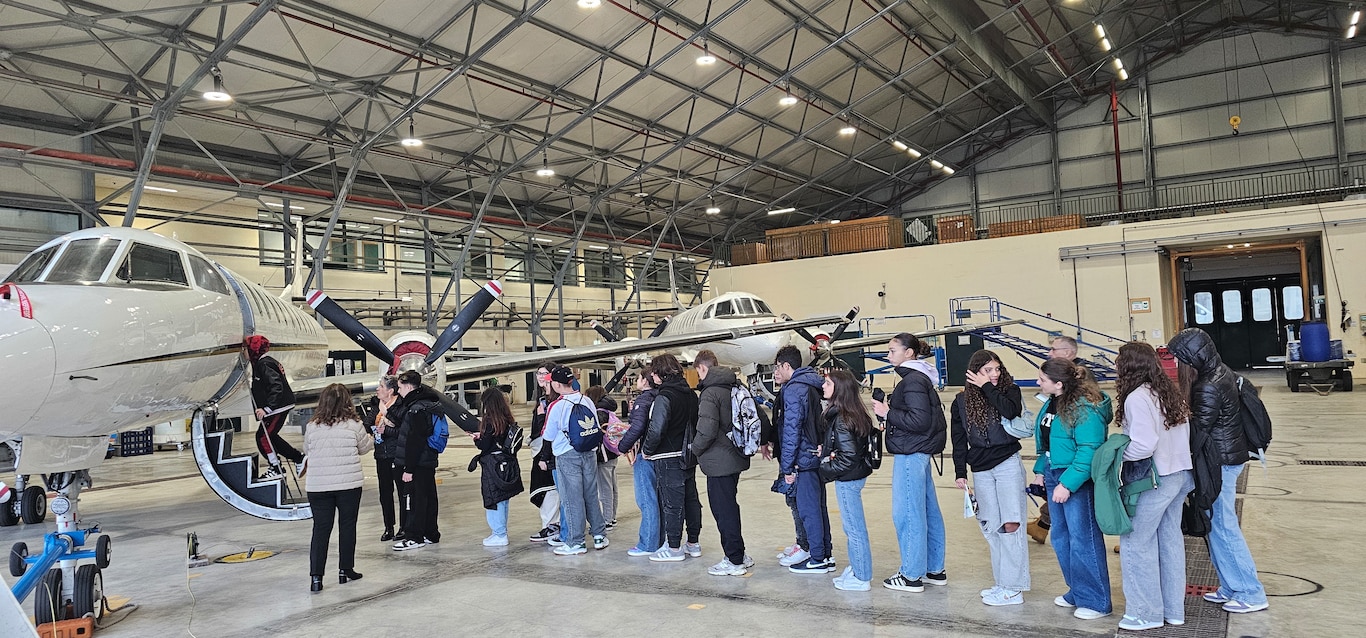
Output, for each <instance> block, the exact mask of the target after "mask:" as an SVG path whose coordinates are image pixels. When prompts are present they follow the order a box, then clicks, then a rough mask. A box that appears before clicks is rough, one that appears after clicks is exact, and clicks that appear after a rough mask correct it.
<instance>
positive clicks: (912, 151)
mask: <svg viewBox="0 0 1366 638" xmlns="http://www.w3.org/2000/svg"><path fill="white" fill-rule="evenodd" d="M906 152H907V153H910V154H911V157H914V158H916V159H920V151H917V150H915V149H913V148H908V149H906Z"/></svg>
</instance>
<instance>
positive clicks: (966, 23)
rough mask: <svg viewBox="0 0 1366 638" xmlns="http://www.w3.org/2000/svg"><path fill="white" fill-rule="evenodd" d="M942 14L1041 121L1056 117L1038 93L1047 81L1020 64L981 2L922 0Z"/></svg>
mask: <svg viewBox="0 0 1366 638" xmlns="http://www.w3.org/2000/svg"><path fill="white" fill-rule="evenodd" d="M922 1H923V2H924V3H925V4H926V5H929V7H930V8H931V9H933V10H934V12H935V13H936V14H938V15H939V17H941V18H943V19H944V21H945V22H947V23H948V25H949V28H951V29H953V32H954V33H956V34H958V37H959V39H960V40H961V41H962V42H963V43H964V44H966V45H967V46H968V48H969V49H971V50H972V52H973V53H975V54H977V56H978V57H980V58H981V59H982V61H983V62H985V63H986V65H987V67H988V68H990V69H991V70H992V72H993V73H995V74H996V75H997V77H999V78H1001V82H1002V83H1004V84H1005V86H1006V88H1008V89H1010V91H1011V92H1012V93H1014V94H1015V95H1016V97H1018V98H1019V99H1020V103H1021V104H1024V105H1025V107H1026V108H1028V109H1029V111H1030V113H1033V114H1034V116H1035V117H1036V118H1038V120H1039V121H1040V122H1043V123H1048V122H1052V121H1053V109H1052V108H1050V107H1048V106H1046V105H1045V104H1043V103H1042V102H1040V101H1039V100H1038V98H1037V96H1038V95H1040V94H1042V93H1043V89H1044V87H1045V86H1046V83H1045V82H1044V81H1043V79H1042V78H1040V77H1038V76H1037V75H1036V74H1035V73H1034V72H1033V69H1022V68H1018V67H1017V66H1016V60H1015V59H1016V58H1019V54H1018V53H1017V52H1015V51H1014V50H1013V49H1014V47H1011V46H1010V45H1009V44H1008V43H1006V41H1005V36H1004V35H1002V33H1001V31H1000V29H998V28H997V27H996V25H995V24H994V23H993V22H992V19H991V18H988V17H987V14H986V13H985V12H984V11H982V8H981V7H979V6H977V3H976V2H963V1H962V0H922Z"/></svg>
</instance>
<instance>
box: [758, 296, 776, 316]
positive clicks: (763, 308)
mask: <svg viewBox="0 0 1366 638" xmlns="http://www.w3.org/2000/svg"><path fill="white" fill-rule="evenodd" d="M754 309H755V310H758V311H759V314H761V315H772V314H773V309H772V308H769V307H768V304H766V303H764V300H763V299H757V298H756V299H754Z"/></svg>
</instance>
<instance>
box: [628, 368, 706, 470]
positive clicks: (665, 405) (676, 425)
mask: <svg viewBox="0 0 1366 638" xmlns="http://www.w3.org/2000/svg"><path fill="white" fill-rule="evenodd" d="M649 421H650V425H649V426H648V429H646V431H645V440H644V443H642V444H641V447H640V451H641V453H642V454H644V455H645V458H647V459H650V460H652V461H653V460H658V459H666V458H673V457H678V456H682V457H684V459H685V467H687V466H688V464H687V463H686V461H690V460H691V453H689V454H684V453H683V451H684V449H685V448H687V447H688V443H689V440H690V439H691V438H692V437H690V436H689V434H690V431H691V430H692V429H693V428H695V427H696V426H697V395H696V394H693V391H692V388H689V387H688V383H687V382H686V381H684V380H683V377H670V378H668V379H665V380H664V383H661V384H660V385H659V394H658V395H656V396H655V400H654V402H653V403H651V404H650V419H649Z"/></svg>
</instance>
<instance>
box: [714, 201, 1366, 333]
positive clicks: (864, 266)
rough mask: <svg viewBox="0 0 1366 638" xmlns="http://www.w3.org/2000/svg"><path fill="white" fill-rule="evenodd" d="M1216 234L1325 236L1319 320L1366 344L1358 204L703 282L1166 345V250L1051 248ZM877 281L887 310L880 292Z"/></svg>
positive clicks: (721, 275) (871, 310)
mask: <svg viewBox="0 0 1366 638" xmlns="http://www.w3.org/2000/svg"><path fill="white" fill-rule="evenodd" d="M1320 215H1322V220H1323V221H1324V222H1326V223H1325V224H1322V225H1321V218H1320ZM1224 233H1239V234H1238V235H1236V238H1237V242H1238V243H1239V244H1241V243H1242V242H1254V241H1263V242H1265V241H1267V240H1270V239H1275V238H1285V237H1291V236H1294V237H1303V236H1319V237H1325V236H1326V242H1325V244H1324V249H1323V252H1324V262H1325V264H1324V270H1325V273H1324V278H1325V282H1326V288H1327V290H1326V291H1325V294H1326V296H1327V305H1326V320H1327V321H1328V324H1329V327H1330V332H1331V334H1332V335H1333V337H1332V338H1334V339H1344V346H1345V347H1346V348H1347V349H1351V350H1354V351H1356V352H1366V340H1363V338H1362V336H1361V326H1359V325H1357V323H1356V321H1355V317H1357V316H1358V315H1359V314H1362V313H1366V279H1363V278H1362V277H1361V276H1360V273H1362V272H1363V270H1366V202H1358V201H1351V202H1334V203H1329V204H1323V205H1321V206H1297V207H1288V208H1282V209H1274V210H1269V211H1268V210H1262V211H1245V212H1238V213H1226V214H1221V215H1213V216H1204V217H1195V218H1185V219H1176V220H1166V221H1155V222H1143V223H1135V224H1125V225H1117V226H1101V227H1096V228H1085V229H1080V230H1073V231H1063V232H1055V233H1042V234H1036V235H1027V236H1022V237H1005V238H1000V239H989V240H979V241H971V242H963V243H954V244H939V245H933V246H920V247H914V248H902V249H897V250H886V251H877V252H869V253H859V254H853V255H838V256H832V257H821V258H816V259H801V260H795V261H783V262H774V263H768V264H756V265H753V266H738V267H731V268H722V269H716V270H713V271H712V273H711V276H710V283H711V287H712V290H713V291H714V292H716V293H717V294H720V293H723V292H729V291H737V290H744V291H748V292H752V293H755V294H758V295H760V296H761V297H763V298H764V299H765V300H767V301H768V302H769V303H770V304H771V305H772V306H773V307H774V308H775V309H780V310H781V311H782V312H786V313H788V314H790V315H792V316H794V317H801V316H809V315H815V314H822V313H835V312H843V309H845V308H848V307H849V306H850V305H858V306H860V307H862V309H863V311H862V312H861V313H860V316H861V317H884V316H891V315H903V314H913V313H926V314H933V315H934V316H935V317H936V319H937V322H938V325H940V326H944V325H948V324H950V323H952V322H951V321H950V320H949V316H948V302H949V299H950V298H953V297H966V296H974V295H983V296H992V297H996V298H998V299H1000V300H1001V301H1002V302H1005V303H1010V304H1013V305H1016V306H1021V307H1024V308H1028V309H1030V310H1033V311H1035V312H1040V313H1051V315H1052V316H1053V317H1055V318H1057V319H1060V320H1063V321H1068V322H1075V323H1079V324H1081V325H1083V326H1085V327H1087V328H1089V329H1092V330H1096V331H1099V332H1103V333H1107V334H1111V335H1115V336H1118V337H1123V338H1133V337H1135V336H1138V337H1143V338H1144V339H1145V340H1147V341H1149V342H1151V343H1154V344H1162V343H1165V342H1166V340H1167V339H1168V338H1170V336H1171V334H1172V329H1173V328H1174V327H1175V326H1174V323H1173V318H1172V317H1169V316H1168V315H1169V313H1170V311H1171V309H1170V308H1169V306H1170V305H1171V303H1170V301H1169V300H1170V274H1169V273H1168V271H1167V265H1166V264H1167V257H1166V256H1165V255H1160V254H1158V253H1157V252H1156V251H1151V250H1150V251H1146V252H1134V253H1130V254H1127V255H1111V256H1096V257H1091V258H1087V259H1077V260H1064V259H1061V258H1060V257H1059V250H1060V249H1061V248H1063V247H1086V246H1098V245H1103V244H1111V243H1118V242H1126V241H1127V242H1135V241H1145V240H1157V241H1158V242H1159V243H1160V245H1162V246H1164V247H1170V248H1188V247H1194V246H1208V245H1213V244H1223V243H1225V242H1227V243H1233V242H1234V236H1232V235H1224ZM1335 269H1336V271H1337V275H1338V280H1339V282H1340V284H1341V286H1342V290H1341V298H1344V299H1346V300H1347V301H1348V303H1349V305H1350V310H1351V312H1352V316H1353V317H1354V320H1353V325H1352V326H1351V327H1350V328H1348V330H1347V334H1346V337H1345V338H1344V336H1343V333H1342V331H1341V330H1340V329H1339V328H1338V322H1339V321H1340V319H1341V315H1340V313H1339V310H1338V308H1339V304H1338V300H1339V293H1338V290H1337V289H1335V287H1334V283H1333V282H1334V270H1335ZM884 283H885V284H886V286H887V297H886V308H885V309H884V308H882V307H881V306H880V303H879V300H878V297H877V293H878V291H879V290H880V289H881V287H882V285H883V284H884ZM1142 297H1148V298H1151V300H1152V312H1150V313H1147V314H1135V315H1133V316H1132V326H1131V325H1130V315H1129V304H1128V300H1129V299H1130V298H1142ZM1157 331H1160V332H1157ZM1159 334H1160V336H1159ZM1021 336H1025V334H1024V333H1021Z"/></svg>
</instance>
